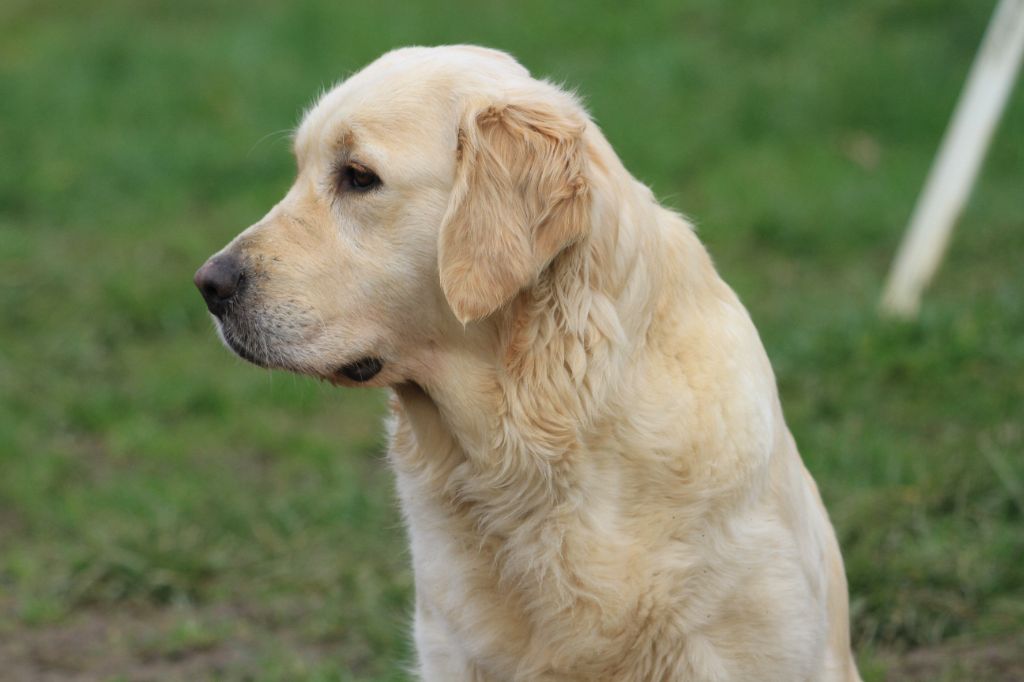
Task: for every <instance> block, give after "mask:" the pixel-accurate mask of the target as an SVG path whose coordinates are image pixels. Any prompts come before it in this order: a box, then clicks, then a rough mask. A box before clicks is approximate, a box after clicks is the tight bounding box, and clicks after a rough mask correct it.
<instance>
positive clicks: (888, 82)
mask: <svg viewBox="0 0 1024 682" xmlns="http://www.w3.org/2000/svg"><path fill="white" fill-rule="evenodd" d="M991 10H992V3H990V2H969V1H967V0H958V1H956V2H951V1H950V0H920V1H918V2H912V3H911V2H892V1H891V0H863V1H861V2H856V3H824V4H819V5H814V4H813V3H802V2H799V1H798V0H784V1H780V2H775V3H763V2H755V1H753V0H743V1H741V2H732V3H720V2H714V1H713V0H699V1H696V2H686V3H679V2H656V3H645V6H644V8H643V9H642V10H641V9H639V8H638V6H632V5H629V4H623V3H617V4H611V3H609V4H606V5H605V4H584V3H577V2H559V3H552V2H543V3H542V2H535V1H532V2H525V3H515V4H513V3H475V2H474V3H470V2H449V3H446V4H444V5H438V6H437V7H434V8H429V7H427V6H425V5H422V4H408V5H405V4H399V3H394V2H378V3H344V4H342V3H338V2H332V1H330V0H321V1H319V2H310V3H287V4H285V3H273V4H272V3H267V2H259V1H256V2H252V1H250V2H241V1H236V0H232V1H225V2H212V3H210V2H200V1H199V0H187V1H182V0H176V1H173V2H172V1H170V0H165V1H159V2H158V1H153V2H146V3H139V2H129V1H128V0H120V1H111V2H103V3H99V2H83V3H70V2H68V3H56V2H46V1H45V0H37V1H35V2H28V1H27V0H8V1H7V2H6V3H4V4H3V5H2V7H0V93H3V94H2V96H0V660H7V661H12V662H13V663H11V664H10V665H8V667H7V668H6V670H7V671H8V674H10V675H13V676H14V679H35V678H36V677H39V676H41V675H42V674H43V673H44V672H49V673H51V674H59V673H60V672H61V671H64V673H66V674H67V675H68V677H69V678H70V677H71V676H73V675H75V674H81V675H84V676H85V679H97V680H115V679H125V680H127V679H132V680H134V679H178V678H182V679H183V678H188V677H192V678H198V679H224V680H242V679H253V680H328V679H331V680H335V679H342V680H371V679H372V680H390V679H396V680H398V679H404V672H403V669H404V666H405V664H406V663H407V661H408V657H409V644H408V641H407V636H406V635H407V632H406V628H407V624H406V622H407V618H408V612H409V610H410V606H409V598H410V594H411V575H410V572H409V568H408V557H407V553H406V550H405V543H404V538H403V534H402V529H401V524H400V519H399V516H398V513H397V511H396V508H395V502H394V499H393V493H392V489H391V482H390V475H389V473H388V472H387V469H386V466H385V463H384V461H383V458H382V456H381V453H382V445H383V441H382V437H381V429H380V425H379V421H380V415H381V414H382V412H383V402H384V396H383V395H382V394H379V393H374V392H369V391H339V390H334V389H330V388H328V387H325V386H322V385H320V384H316V383H314V382H312V381H309V380H303V379H299V378H295V377H291V376H287V375H283V374H269V373H266V372H263V371H260V370H257V369H255V368H252V367H250V366H247V365H245V364H244V363H242V362H241V361H239V360H235V359H233V358H232V357H230V356H229V354H228V353H227V351H225V350H224V349H222V348H220V347H219V345H218V343H217V341H216V339H215V337H214V335H213V333H212V330H211V326H210V323H209V321H208V319H207V316H206V314H205V311H204V309H203V305H202V303H201V300H200V299H199V296H198V295H197V294H196V292H195V291H194V289H193V287H192V284H191V274H192V272H193V271H194V269H195V268H196V267H197V266H198V265H199V264H200V263H201V262H202V261H203V260H204V259H205V258H206V256H207V255H209V254H210V253H212V252H213V251H214V250H216V249H218V248H220V246H221V245H222V244H224V243H225V242H226V241H227V240H228V239H230V238H231V237H232V236H234V235H235V234H236V233H237V232H238V231H239V230H241V229H242V228H243V227H245V226H247V225H248V224H250V223H252V222H253V221H255V220H257V219H258V218H259V217H260V216H261V215H262V214H263V213H264V212H265V211H266V210H267V209H268V208H269V207H270V206H271V205H272V204H273V203H274V202H275V201H276V200H277V199H278V198H279V197H280V196H281V195H282V194H283V192H284V191H285V190H286V188H287V187H288V184H289V182H290V179H291V175H292V171H293V164H292V161H291V159H290V158H289V154H288V150H287V144H286V143H285V142H284V141H283V139H282V138H283V137H284V135H283V134H279V133H280V131H283V130H286V129H288V128H290V127H291V126H293V125H294V124H295V123H296V122H297V119H298V116H299V114H300V112H301V111H302V109H303V108H304V107H305V106H306V105H307V104H308V103H309V102H310V101H311V100H312V98H313V97H314V96H315V95H316V94H317V93H318V92H319V91H320V89H321V88H323V87H326V86H328V85H330V84H331V83H332V82H334V81H336V80H337V79H339V78H341V77H343V76H344V75H345V74H347V73H349V72H351V71H353V70H355V69H357V68H359V67H360V66H361V65H363V64H365V63H366V62H368V61H369V60H371V59H373V58H374V57H375V56H377V55H378V54H380V53H381V52H384V51H386V50H387V49H390V48H392V47H395V46H400V45H406V44H436V43H446V42H478V43H483V44H488V45H492V46H495V47H500V48H504V49H507V50H509V51H511V52H513V53H514V54H515V55H516V56H517V57H519V58H520V59H521V60H522V61H523V62H524V63H525V64H526V65H527V66H528V67H529V68H530V69H531V70H532V71H533V72H534V73H535V74H543V75H548V76H551V77H553V78H555V79H557V80H560V81H564V82H566V83H568V84H570V85H571V86H573V87H575V88H576V89H578V91H579V92H580V93H581V94H582V95H583V97H584V98H585V100H586V101H587V103H588V106H589V107H590V109H591V111H592V112H593V114H594V116H595V118H596V119H597V120H598V121H599V123H600V124H601V125H602V127H603V128H604V130H605V132H606V134H607V135H608V137H609V139H610V140H611V141H612V143H613V145H615V147H616V149H617V150H618V151H619V153H620V155H621V156H622V157H623V159H624V160H625V162H626V164H627V166H628V167H629V168H630V169H632V170H633V172H634V173H635V174H636V175H637V176H638V177H640V178H641V179H643V180H644V181H646V182H648V183H650V184H651V185H652V186H653V187H654V189H655V191H656V193H657V194H658V195H659V196H661V197H664V199H665V201H666V202H667V203H669V204H671V205H673V206H676V207H678V208H679V209H681V210H682V211H684V212H685V213H687V214H688V215H690V216H691V217H692V218H693V219H694V220H695V221H696V223H697V224H698V226H699V230H700V234H701V236H702V238H703V239H704V241H705V242H706V243H707V244H708V246H709V248H710V250H711V252H712V255H713V256H714V257H715V259H716V261H717V263H718V265H719V268H720V270H721V271H722V272H723V274H724V276H725V277H726V279H727V280H728V281H729V282H730V283H731V284H732V285H733V286H734V287H735V288H736V289H737V291H738V292H739V294H740V296H741V297H742V298H743V299H744V301H745V302H746V304H747V305H748V307H749V308H750V310H751V313H752V315H753V317H754V320H755V322H756V323H757V324H758V326H759V328H760V330H761V332H762V336H763V338H764V341H765V344H766V346H767V348H768V352H769V355H770V356H771V358H772V360H773V362H774V365H775V368H776V372H777V375H778V378H779V384H780V389H781V391H782V397H783V404H784V406H785V408H786V412H787V416H788V419H789V422H790V426H791V427H792V429H793V431H794V433H795V435H796V438H797V441H798V443H799V444H800V447H801V451H802V453H803V455H804V458H805V460H806V461H807V463H808V466H809V467H810V469H811V470H812V472H813V473H814V475H815V477H816V478H817V480H818V481H819V484H820V485H821V488H822V491H823V494H824V497H825V500H826V503H827V505H828V507H829V509H830V512H831V514H832V518H833V520H834V522H835V525H836V528H837V530H838V533H839V536H840V540H841V543H842V545H843V550H844V554H845V557H846V563H847V571H848V575H849V580H850V590H851V595H852V599H851V604H852V609H853V629H854V637H855V642H856V645H857V648H858V650H859V651H860V652H861V658H862V662H863V666H864V672H865V676H866V678H867V679H869V680H882V679H911V678H912V679H957V678H958V676H960V675H967V674H978V675H980V674H987V675H989V677H987V678H986V679H1011V678H1012V676H1013V675H1014V674H1015V673H1014V672H1013V671H1014V670H1016V671H1018V672H1019V671H1020V670H1021V668H1022V667H1024V661H1022V660H1021V659H1022V656H1021V655H1020V651H1022V650H1024V643H1022V642H1020V640H1019V633H1021V632H1022V631H1024V562H1022V561H1021V558H1022V557H1024V456H1022V455H1024V288H1022V286H1024V279H1022V277H1021V254H1022V253H1024V218H1022V215H1024V214H1022V211H1021V209H1022V200H1024V180H1022V178H1024V89H1019V90H1018V92H1017V94H1016V95H1015V97H1014V98H1013V99H1012V100H1011V103H1010V107H1009V109H1008V110H1007V113H1006V115H1005V119H1004V122H1003V125H1002V126H1001V128H1000V130H999V132H998V134H997V136H996V139H995V142H994V145H993V148H992V150H991V153H990V156H989V159H988V161H987V163H986V166H985V170H984V173H983V175H982V177H981V179H980V182H979V185H978V187H977V189H976V191H975V194H974V196H973V199H972V201H971V203H970V205H969V206H968V209H967V211H966V213H965V215H964V216H963V218H962V219H961V221H960V225H959V229H958V232H957V234H956V237H955V239H954V242H953V244H952V249H951V253H950V256H949V258H948V261H947V262H946V263H945V264H944V266H943V269H942V270H941V272H940V274H939V277H938V280H937V282H936V284H935V286H934V287H933V288H932V289H931V291H930V292H929V293H928V295H927V298H926V301H925V307H924V310H923V314H922V317H921V320H920V321H919V322H916V323H912V324H896V323H892V322H885V321H882V320H880V319H879V318H878V317H877V315H876V312H875V305H876V301H877V298H878V295H879V292H880V283H881V280H882V278H883V276H884V274H885V272H886V269H887V267H888V264H889V262H890V259H891V256H892V254H893V252H894V249H895V247H896V244H897V243H898V239H899V237H900V235H901V232H902V229H903V226H904V225H905V223H906V221H907V218H908V216H909V213H910V210H911V208H912V206H913V201H914V199H915V197H916V194H917V192H918V191H919V189H920V185H921V183H922V181H923V178H924V174H925V173H926V171H927V169H928V165H929V163H930V162H931V159H932V156H933V154H934V152H935V149H936V146H937V144H938V140H939V138H940V136H941V134H942V131H943V129H944V127H945V125H946V122H947V119H948V116H949V114H950V112H951V110H952V106H953V104H954V102H955V100H956V96H957V94H958V92H959V89H960V86H961V84H962V81H963V78H964V76H965V75H966V72H967V68H968V66H969V63H970V60H971V58H972V56H973V54H974V51H975V49H976V47H977V44H978V41H979V40H980V36H981V33H982V30H983V28H984V25H985V22H986V20H987V18H988V15H989V13H990V12H991ZM1015 637H1017V638H1018V639H1014V638H1015ZM993 647H995V648H996V649H997V650H999V651H1004V652H1005V651H1012V652H1014V654H1013V655H1012V656H1011V657H1010V658H1011V659H1012V660H1011V664H1010V666H1009V667H1006V666H1003V667H999V666H995V664H993V666H994V667H992V666H990V667H989V668H985V667H984V666H985V665H988V663H987V662H986V661H987V660H988V658H991V656H988V655H987V654H985V653H984V652H988V651H989V650H990V649H992V648H993ZM906 652H912V653H906ZM918 652H937V653H935V656H933V658H934V659H935V660H934V661H933V662H932V663H931V664H929V665H930V667H928V665H925V667H924V668H923V670H924V672H914V671H915V670H918V668H919V667H920V666H918V668H913V669H911V667H908V666H911V663H912V662H913V661H917V660H919V659H920V658H921V656H922V654H920V653H918ZM965 652H968V653H965ZM970 652H982V654H979V656H978V657H977V658H978V659H979V660H980V663H979V662H977V661H975V663H977V665H980V666H982V667H981V668H977V670H984V671H987V672H985V673H970V672H969V670H974V669H973V668H969V665H974V663H971V661H972V660H974V659H972V658H971V655H970ZM915 657H916V658H915ZM986 657H988V658H986ZM965 661H966V662H965ZM965 665H966V666H968V668H965V667H964V666H965ZM1013 665H1016V666H1018V667H1017V668H1013ZM997 668H998V670H1003V673H999V672H998V670H997ZM965 670H968V672H964V671H965ZM55 671H56V672H55ZM197 671H198V672H197ZM1006 671H1010V672H1006ZM916 674H917V675H919V676H918V677H914V675H916ZM999 674H1003V675H1004V677H999V676H998V675H999ZM18 675H22V677H18ZM50 679H59V678H58V677H53V678H50Z"/></svg>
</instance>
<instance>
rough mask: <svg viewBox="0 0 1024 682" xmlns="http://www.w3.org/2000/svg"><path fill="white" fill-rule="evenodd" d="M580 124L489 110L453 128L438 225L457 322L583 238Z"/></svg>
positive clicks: (555, 115) (508, 107)
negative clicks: (454, 165)
mask: <svg viewBox="0 0 1024 682" xmlns="http://www.w3.org/2000/svg"><path fill="white" fill-rule="evenodd" d="M584 127H585V122H584V119H583V117H582V116H581V115H579V114H575V112H572V113H569V112H565V111H560V110H557V109H556V108H555V107H553V106H550V105H547V104H538V105H532V104H531V105H519V104H505V105H492V106H487V107H485V108H483V109H478V110H476V111H475V112H472V113H470V114H469V115H468V117H467V119H466V120H465V121H464V122H463V125H462V127H461V128H460V130H459V151H458V154H459V158H458V169H457V171H456V179H455V189H454V192H453V193H452V198H451V203H450V204H449V206H448V212H447V214H446V215H445V219H444V223H443V224H442V226H441V234H440V242H439V244H438V267H439V271H440V275H441V288H442V289H443V290H444V294H445V296H446V297H447V299H448V304H449V305H450V306H451V308H452V310H453V311H454V313H455V316H456V317H457V318H458V319H459V320H460V321H461V322H462V323H463V324H465V323H466V322H469V321H471V320H478V319H480V318H483V317H486V316H487V315H490V314H491V313H493V312H494V311H495V310H497V309H498V308H500V307H501V306H502V305H504V304H505V303H507V302H508V301H509V300H510V299H511V298H512V297H513V296H514V295H515V294H516V293H517V292H519V291H520V290H522V289H523V288H525V287H527V286H529V285H530V284H531V283H532V282H533V281H534V280H535V279H536V278H537V276H538V275H539V274H540V273H541V272H542V271H543V270H544V268H545V267H547V265H548V264H549V263H550V262H551V260H552V259H553V258H554V257H555V256H556V255H558V253H559V252H560V251H562V249H564V248H565V247H566V246H568V245H570V244H572V243H573V242H576V241H578V240H579V239H580V238H581V237H582V236H583V235H584V234H585V233H586V231H587V229H588V225H589V211H588V200H587V185H586V180H585V177H584V164H585V161H584V159H585V156H584V153H583V142H582V135H583V130H584Z"/></svg>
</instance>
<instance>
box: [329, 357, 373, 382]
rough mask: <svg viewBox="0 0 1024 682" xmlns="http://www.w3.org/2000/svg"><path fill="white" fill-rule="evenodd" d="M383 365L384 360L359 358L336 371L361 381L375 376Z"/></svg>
mask: <svg viewBox="0 0 1024 682" xmlns="http://www.w3.org/2000/svg"><path fill="white" fill-rule="evenodd" d="M383 367H384V361H383V360H380V359H378V358H360V359H359V360H356V361H355V362H350V363H348V364H347V365H343V366H342V367H341V369H339V370H338V372H339V373H340V374H342V375H343V376H345V377H346V378H348V379H351V380H352V381H360V382H362V381H369V380H370V379H372V378H373V377H375V376H377V374H378V373H379V372H380V370H381V369H383Z"/></svg>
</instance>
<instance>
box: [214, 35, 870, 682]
mask: <svg viewBox="0 0 1024 682" xmlns="http://www.w3.org/2000/svg"><path fill="white" fill-rule="evenodd" d="M295 148H296V157H297V160H298V164H299V172H298V177H297V179H296V182H295V186H294V187H293V188H292V190H291V191H290V192H289V194H288V195H287V196H286V197H285V199H284V200H282V202H281V203H280V204H278V205H277V206H276V207H275V208H274V209H273V210H272V211H271V212H270V213H269V214H268V215H267V217H266V218H264V219H263V220H262V221H260V223H258V224H257V225H254V226H253V227H252V228H250V229H249V230H246V231H245V232H243V233H242V234H241V235H240V236H239V237H238V238H237V239H236V240H235V241H234V242H232V244H230V245H229V246H228V247H226V249H233V250H235V251H236V252H237V253H239V254H241V255H242V257H243V259H244V261H245V263H246V283H247V289H246V291H245V292H244V297H242V296H241V295H240V298H239V301H238V302H237V303H236V304H235V308H234V309H233V311H232V313H231V315H230V316H226V317H225V319H224V320H223V321H221V322H220V325H221V331H222V333H223V334H224V335H225V338H228V339H233V340H234V344H235V345H236V349H237V347H238V346H241V347H243V348H244V349H245V352H246V353H247V354H248V357H250V359H254V360H255V361H257V362H259V363H260V364H264V365H268V366H275V367H283V368H287V369H290V370H293V371H298V372H302V373H306V374H311V375H315V376H320V377H324V378H327V379H329V380H331V381H335V382H337V383H339V384H346V385H350V384H352V383H354V382H352V381H351V380H348V379H345V378H344V377H342V376H341V375H339V374H338V368H339V367H340V366H342V365H344V364H345V363H349V362H352V361H353V360H355V359H357V358H360V357H365V356H373V357H378V358H381V359H382V360H383V361H384V369H383V371H382V372H381V373H380V374H379V375H377V376H376V377H374V378H373V379H372V380H370V381H369V382H366V384H367V385H372V386H389V387H391V389H392V391H393V399H392V401H391V409H392V413H393V416H392V417H391V419H390V434H391V447H390V461H391V463H392V465H393V468H394V470H395V473H396V476H397V487H398V493H399V497H400V499H401V505H402V509H403V512H404V515H405V519H406V523H407V525H408V532H409V540H410V543H411V547H412V562H413V567H414V570H415V580H416V614H415V628H414V636H415V641H416V649H417V657H418V664H417V669H418V673H419V675H420V676H421V677H422V679H424V680H428V681H441V682H457V681H460V680H467V681H468V680H475V681H481V682H482V681H490V680H523V681H525V680H538V681H539V680H550V681H555V680H559V681H562V680H564V681H568V680H695V681H696V680H701V681H707V682H711V681H714V682H725V681H727V680H729V681H734V680H779V681H785V682H796V681H800V680H804V681H811V680H815V681H817V680H821V681H837V682H838V681H853V680H857V679H859V678H858V675H857V671H856V668H855V665H854V662H853V659H852V656H851V653H850V643H849V632H848V622H847V621H848V614H847V591H846V581H845V576H844V572H843V565H842V559H841V557H840V553H839V548H838V546H837V544H836V540H835V536H834V534H833V531H832V527H831V525H830V523H829V520H828V516H827V514H826V512H825V509H824V507H823V506H822V503H821V500H820V498H819V496H818V492H817V489H816V487H815V484H814V482H813V480H812V479H811V477H810V475H809V474H808V472H807V470H806V469H805V468H804V466H803V464H802V462H801V460H800V457H799V454H798V453H797V449H796V446H795V444H794V442H793V439H792V437H791V436H790V433H789V431H788V429H787V427H786V424H785V421H784V419H783V415H782V410H781V408H780V405H779V400H778V395H777V392H776V388H775V381H774V377H773V374H772V370H771V367H770V365H769V362H768V359H767V357H766V356H765V352H764V350H763V348H762V345H761V342H760V340H759V338H758V335H757V332H756V330H755V329H754V326H753V324H752V323H751V321H750V318H749V317H748V315H747V313H746V311H745V310H744V308H743V306H742V305H741V304H740V302H739V301H738V300H737V298H736V296H735V295H734V294H733V292H732V291H731V290H730V289H729V287H728V286H727V285H726V284H725V283H723V282H722V280H721V279H720V278H719V277H718V275H717V273H716V272H715V270H714V268H713V266H712V264H711V261H710V259H709V258H708V255H707V253H706V252H705V250H704V248H703V247H702V245H701V244H700V242H699V241H698V239H697V238H696V236H695V235H694V232H693V229H692V227H691V226H690V225H689V224H688V223H687V222H686V221H685V220H684V219H683V218H681V217H680V216H679V215H677V214H676V213H673V212H671V211H669V210H667V209H665V208H663V207H661V206H660V205H659V204H658V203H657V202H656V201H655V199H654V198H653V196H652V195H651V192H650V191H649V190H648V188H647V187H645V186H643V185H642V184H640V183H639V182H637V181H636V180H635V179H634V178H633V177H632V176H631V175H630V174H629V172H628V171H626V169H625V168H623V166H622V164H621V163H620V161H619V159H618V157H617V156H616V155H615V153H614V152H613V151H612V149H611V148H610V146H609V145H608V143H607V141H606V140H605V139H604V137H603V136H602V134H601V132H600V130H599V129H598V128H597V126H596V125H595V124H594V123H593V121H591V120H590V118H589V117H588V116H587V114H586V112H585V111H584V110H583V108H582V107H581V106H580V105H579V103H578V102H577V101H576V99H575V98H574V97H573V96H572V95H570V94H567V93H566V92H564V91H563V90H561V89H559V88H558V87H556V86H554V85H552V84H550V83H547V82H543V81H538V80H535V79H533V78H531V77H530V75H529V74H528V73H527V72H526V70H525V69H523V68H522V67H521V66H520V65H519V64H517V63H516V62H515V61H514V60H513V59H512V58H511V57H509V56H507V55H505V54H503V53H500V52H496V51H492V50H486V49H483V48H475V47H468V46H456V47H443V48H408V49H403V50H398V51H395V52H392V53H389V54H387V55H385V56H384V57H382V58H380V59H379V60H377V61H376V62H374V63H373V64H371V65H370V66H368V67H367V68H366V69H364V70H363V71H361V72H359V73H357V74H355V75H354V76H352V77H351V78H349V79H348V80H346V81H345V82H343V83H342V84H340V85H338V86H337V87H336V88H334V89H332V90H331V91H330V92H328V93H326V94H325V95H323V96H322V97H321V98H320V101H319V102H318V103H317V104H316V106H315V107H314V108H313V109H312V110H311V111H310V112H308V113H307V115H306V116H305V118H304V121H303V123H302V125H301V127H300V129H299V131H298V133H297V135H296V140H295ZM339 159H341V160H342V161H344V160H345V159H355V160H358V161H359V162H360V163H361V164H363V165H365V166H368V167H370V168H372V169H374V171H375V172H376V173H377V174H378V175H379V176H380V177H381V179H382V181H383V185H382V187H381V188H379V189H378V190H374V191H372V192H368V193H365V194H357V193H354V192H345V191H339V190H338V189H337V188H336V187H335V186H334V184H333V182H332V180H331V178H332V177H333V176H332V172H333V170H332V169H333V168H334V165H335V164H336V163H338V160H339Z"/></svg>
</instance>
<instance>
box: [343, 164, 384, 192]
mask: <svg viewBox="0 0 1024 682" xmlns="http://www.w3.org/2000/svg"><path fill="white" fill-rule="evenodd" d="M344 179H345V181H346V184H348V186H349V187H351V188H352V189H355V190H359V191H361V192H365V191H367V190H371V189H373V188H375V187H377V186H379V185H380V178H379V177H377V174H376V173H374V172H373V171H372V170H370V169H368V168H363V167H362V166H356V165H354V164H350V165H348V166H345V169H344Z"/></svg>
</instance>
